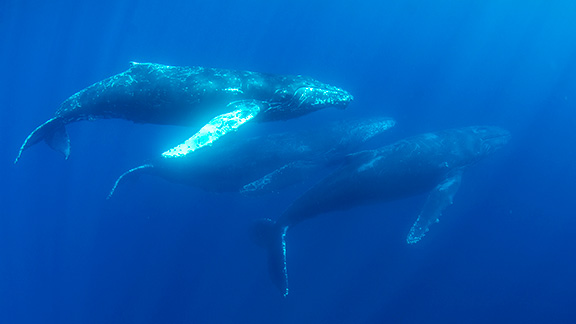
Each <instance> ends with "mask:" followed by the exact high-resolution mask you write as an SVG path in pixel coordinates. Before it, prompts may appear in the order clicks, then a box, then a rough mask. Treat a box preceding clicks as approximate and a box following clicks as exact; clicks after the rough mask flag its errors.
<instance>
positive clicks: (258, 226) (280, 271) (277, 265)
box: [252, 219, 288, 297]
mask: <svg viewBox="0 0 576 324" xmlns="http://www.w3.org/2000/svg"><path fill="white" fill-rule="evenodd" d="M286 230H287V227H281V226H279V225H278V224H277V223H275V222H274V221H272V220H271V219H261V220H258V221H256V222H255V224H254V226H253V228H252V238H253V239H254V242H255V243H256V244H258V245H260V246H262V247H264V248H266V250H267V253H268V272H269V274H270V279H272V282H273V283H274V285H276V287H278V289H280V291H282V293H283V294H284V297H286V296H287V295H288V273H287V271H286V240H285V236H286Z"/></svg>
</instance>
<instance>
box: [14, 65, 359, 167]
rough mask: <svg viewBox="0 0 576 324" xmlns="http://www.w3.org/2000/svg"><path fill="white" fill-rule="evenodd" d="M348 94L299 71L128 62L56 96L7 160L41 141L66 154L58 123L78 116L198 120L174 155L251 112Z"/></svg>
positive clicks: (286, 109) (334, 101)
mask: <svg viewBox="0 0 576 324" xmlns="http://www.w3.org/2000/svg"><path fill="white" fill-rule="evenodd" d="M352 99H353V98H352V95H350V94H349V93H348V92H346V91H344V90H342V89H340V88H337V87H334V86H331V85H328V84H325V83H322V82H320V81H317V80H314V79H312V78H309V77H305V76H300V75H295V76H284V75H272V74H264V73H257V72H249V71H233V70H225V69H214V68H203V67H180V66H167V65H161V64H153V63H134V62H133V63H131V66H130V68H129V69H128V70H127V71H125V72H122V73H120V74H117V75H114V76H112V77H110V78H108V79H105V80H102V81H100V82H97V83H95V84H93V85H91V86H89V87H87V88H85V89H83V90H81V91H79V92H77V93H76V94H74V95H72V96H71V97H70V98H68V99H67V100H66V101H64V102H63V103H62V105H61V106H60V108H59V109H58V110H57V111H56V113H55V115H54V117H53V118H51V119H49V120H48V121H46V122H45V123H43V124H42V125H40V126H38V127H37V128H36V129H35V130H34V131H33V132H32V133H31V134H30V135H29V136H28V137H27V138H26V140H25V141H24V144H22V147H21V148H20V151H19V152H18V156H17V158H16V160H15V163H16V162H17V161H18V159H19V158H20V156H21V155H22V152H23V151H24V150H26V149H28V148H29V147H31V146H33V145H34V144H36V143H38V142H41V141H45V142H46V143H47V144H48V145H49V146H50V147H51V148H53V149H54V150H56V151H59V152H61V153H62V154H64V156H65V157H66V158H68V156H69V155H70V140H69V137H68V134H67V132H66V129H65V126H66V125H67V124H69V123H72V122H76V121H80V120H94V119H102V118H120V119H126V120H130V121H133V122H136V123H150V124H161V125H180V126H189V127H194V128H196V127H198V126H201V125H204V124H205V126H204V127H202V128H200V130H199V131H198V132H197V133H196V134H195V135H194V136H192V137H191V138H190V139H189V140H187V141H186V142H185V143H184V144H185V145H184V144H181V145H179V146H177V147H175V148H173V149H171V150H169V151H167V152H165V153H166V156H176V157H178V156H182V155H185V154H188V153H190V152H193V151H194V150H196V149H198V148H200V147H203V146H206V145H209V144H211V143H212V142H214V141H215V140H218V139H219V138H220V137H221V136H223V135H224V134H226V133H229V132H231V131H234V130H236V129H237V128H238V127H240V126H242V125H243V124H244V123H245V122H247V121H250V120H252V119H254V120H256V121H259V122H266V121H273V120H287V119H291V118H296V117H299V116H302V115H305V114H308V113H310V112H313V111H316V110H320V109H323V108H326V107H332V106H333V107H338V108H345V107H346V106H347V105H348V103H349V102H350V101H352ZM211 118H212V119H211ZM195 130H197V129H195ZM183 145H184V146H183Z"/></svg>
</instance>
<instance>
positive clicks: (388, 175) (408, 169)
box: [252, 126, 510, 296]
mask: <svg viewBox="0 0 576 324" xmlns="http://www.w3.org/2000/svg"><path fill="white" fill-rule="evenodd" d="M509 138H510V133H509V132H508V131H506V130H503V129H501V128H498V127H489V126H474V127H465V128H459V129H451V130H444V131H439V132H435V133H427V134H422V135H418V136H414V137H410V138H407V139H404V140H401V141H398V142H396V143H394V144H391V145H387V146H384V147H381V148H379V149H375V150H367V151H361V152H358V153H354V154H351V155H350V156H349V157H348V159H347V161H346V162H345V164H344V165H343V166H342V167H340V168H339V169H337V170H336V171H335V172H333V173H331V174H330V175H328V176H327V177H326V178H324V179H323V180H321V181H320V182H319V183H317V184H316V185H315V186H313V187H312V188H310V189H309V190H308V191H307V192H306V193H304V194H303V195H302V196H300V197H299V198H298V199H296V200H295V201H294V202H293V203H292V205H291V206H289V207H288V208H287V209H286V210H285V211H284V213H283V214H282V215H281V216H280V217H279V218H278V219H277V220H275V221H272V220H270V219H263V220H259V221H257V222H256V223H255V225H254V227H253V229H252V236H253V238H254V240H255V241H256V243H257V244H258V245H260V246H263V247H265V248H266V250H267V254H268V268H269V273H270V277H271V279H272V281H273V282H274V284H275V285H276V286H277V287H278V288H279V289H280V290H281V291H282V293H283V294H284V296H286V295H287V294H288V272H287V267H286V240H285V236H286V233H287V231H288V230H289V229H290V228H292V227H293V226H294V225H296V224H299V223H300V222H302V221H305V220H306V219H309V218H313V217H316V216H317V215H319V214H323V213H328V212H331V211H336V210H347V209H350V208H353V207H355V206H360V205H364V204H370V203H377V202H383V201H390V200H395V199H401V198H404V197H408V196H412V195H417V194H422V193H425V192H429V195H428V198H427V200H426V202H425V204H424V206H423V208H422V210H421V212H420V214H419V215H418V217H417V219H416V221H415V223H414V225H413V226H412V228H411V229H410V231H409V233H408V236H407V239H406V240H407V242H408V243H409V244H414V243H416V242H418V241H420V240H421V239H422V238H423V237H424V235H425V234H426V233H427V232H428V230H429V228H430V226H431V225H432V224H434V223H436V222H438V219H439V217H440V215H441V213H442V211H443V210H444V209H445V208H446V207H447V206H449V205H450V204H452V198H453V197H454V194H455V193H456V191H457V190H458V187H459V186H460V182H461V177H462V172H463V170H464V169H465V168H466V167H468V166H470V165H472V164H474V163H475V162H477V161H479V160H481V159H483V158H484V157H486V156H488V155H490V154H492V153H493V152H494V151H496V150H497V149H499V148H500V147H502V146H504V145H505V144H506V143H507V142H508V141H509Z"/></svg>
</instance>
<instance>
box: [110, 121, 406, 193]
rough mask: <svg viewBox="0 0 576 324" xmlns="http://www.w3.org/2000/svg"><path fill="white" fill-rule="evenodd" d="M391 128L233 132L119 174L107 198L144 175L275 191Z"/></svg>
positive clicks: (374, 124) (360, 125) (355, 125)
mask: <svg viewBox="0 0 576 324" xmlns="http://www.w3.org/2000/svg"><path fill="white" fill-rule="evenodd" d="M394 125H395V121H394V120H393V119H391V118H386V117H378V118H363V119H353V120H345V121H338V122H332V123H326V125H322V126H320V127H314V128H311V129H310V128H306V129H305V130H296V131H290V132H283V133H268V134H266V135H262V136H253V137H247V136H244V134H243V133H242V132H239V133H238V134H237V135H236V136H234V137H233V138H230V137H227V138H223V139H222V140H220V141H218V142H217V143H215V144H214V145H212V146H209V147H205V148H203V149H201V150H198V151H197V152H196V154H193V155H188V156H185V157H181V158H177V159H174V158H165V157H163V156H159V157H157V158H156V159H154V160H153V161H152V162H149V163H146V164H143V165H141V166H138V167H136V168H133V169H131V170H129V171H127V172H125V173H124V174H122V175H121V176H120V177H119V178H118V180H117V181H116V183H115V184H114V187H113V189H112V190H111V192H110V194H109V196H108V198H110V197H111V196H112V195H113V194H114V192H115V191H116V189H117V188H118V186H119V185H120V184H121V183H123V182H125V180H126V179H128V178H131V177H135V176H139V175H142V174H149V175H155V176H159V177H162V178H164V179H166V180H168V181H171V182H176V183H182V184H186V185H190V186H195V187H198V188H200V189H203V190H205V191H211V192H240V193H242V194H244V195H250V196H257V195H262V194H267V193H272V192H279V191H281V190H283V189H284V188H287V187H290V186H292V185H296V184H299V183H302V182H304V181H306V180H308V179H310V178H314V177H315V176H316V175H317V174H322V172H324V170H326V169H329V168H335V167H336V166H338V165H340V164H341V163H342V162H343V160H344V159H345V157H346V156H347V154H349V153H351V152H355V151H357V150H359V149H360V148H361V146H362V145H363V144H365V143H366V142H368V141H370V140H372V139H375V138H377V137H378V136H379V135H381V134H382V133H384V132H385V131H386V130H388V129H389V128H391V127H393V126H394Z"/></svg>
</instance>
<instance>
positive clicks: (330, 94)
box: [267, 76, 354, 119]
mask: <svg viewBox="0 0 576 324" xmlns="http://www.w3.org/2000/svg"><path fill="white" fill-rule="evenodd" d="M352 100H354V97H353V96H352V95H351V94H350V93H349V92H348V91H346V90H343V89H341V88H338V87H335V86H332V85H329V84H326V83H323V82H320V81H318V80H315V79H313V78H310V77H305V76H295V77H293V79H291V80H290V82H288V83H287V84H285V85H284V86H282V87H279V89H278V90H276V92H275V93H274V95H273V96H272V98H271V99H270V100H269V101H268V103H269V109H268V110H267V114H269V115H273V116H275V117H276V118H272V119H286V118H284V117H283V116H284V115H289V116H291V118H292V117H294V116H301V115H305V114H308V113H310V112H314V111H317V110H321V109H324V108H328V107H335V108H339V109H345V108H346V107H347V106H348V104H349V103H350V102H351V101H352Z"/></svg>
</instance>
